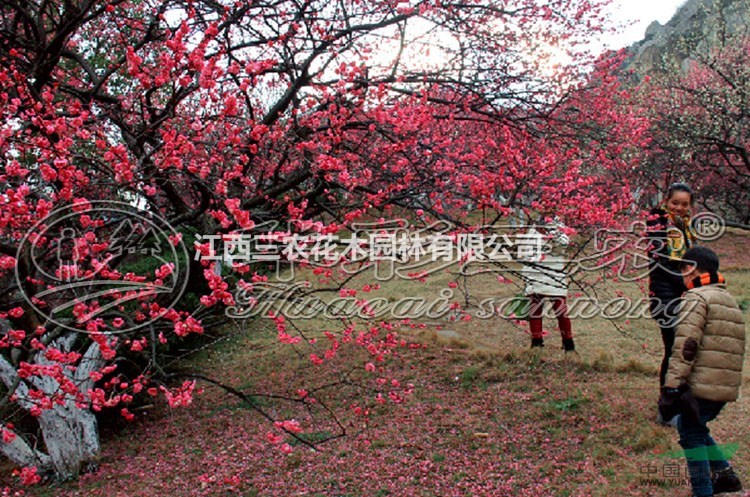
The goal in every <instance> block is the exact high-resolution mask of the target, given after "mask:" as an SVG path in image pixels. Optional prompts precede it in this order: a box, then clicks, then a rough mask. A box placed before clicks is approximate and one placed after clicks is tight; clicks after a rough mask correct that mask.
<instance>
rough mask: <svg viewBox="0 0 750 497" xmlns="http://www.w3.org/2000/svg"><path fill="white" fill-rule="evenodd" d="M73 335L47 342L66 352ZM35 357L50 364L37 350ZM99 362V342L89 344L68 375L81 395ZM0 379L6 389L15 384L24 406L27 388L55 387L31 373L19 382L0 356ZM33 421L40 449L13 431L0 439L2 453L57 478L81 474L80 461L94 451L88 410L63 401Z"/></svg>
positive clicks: (92, 419)
mask: <svg viewBox="0 0 750 497" xmlns="http://www.w3.org/2000/svg"><path fill="white" fill-rule="evenodd" d="M75 338H76V337H75V334H73V333H71V334H69V335H67V336H64V337H62V338H60V339H58V340H55V341H54V342H53V343H52V344H50V346H51V347H54V348H57V349H59V350H60V351H61V352H70V349H71V346H72V345H73V342H74V341H75ZM35 359H36V361H35V362H36V363H37V364H46V365H49V364H51V363H50V362H49V361H48V360H47V359H46V358H45V357H44V355H43V354H37V356H36V357H35ZM103 363H104V361H103V359H102V357H101V352H100V350H99V345H98V344H97V343H95V342H92V343H90V345H89V347H88V349H87V350H86V353H85V354H84V355H83V357H82V358H81V362H80V364H79V366H78V368H77V369H76V370H75V372H71V373H70V374H71V376H70V379H71V380H73V381H74V382H75V383H76V384H77V385H78V388H79V391H80V392H82V393H84V394H85V393H86V392H87V391H88V390H89V389H90V388H92V387H93V383H94V382H93V380H91V378H90V377H89V373H90V372H92V371H96V370H97V369H99V368H100V367H101V366H102V365H103ZM0 379H2V381H3V382H4V383H5V385H6V386H7V387H8V388H9V389H13V388H15V394H16V397H17V403H18V405H19V406H20V407H22V408H23V409H26V410H30V409H31V408H32V407H33V406H34V401H33V400H32V399H31V397H30V396H29V391H30V387H34V388H36V389H38V390H41V391H43V392H45V393H46V394H48V395H52V394H54V393H55V392H57V391H58V390H59V384H58V383H57V382H56V381H55V380H54V379H52V378H50V377H41V378H40V377H31V378H26V379H21V380H20V381H19V379H18V375H17V373H16V369H15V368H14V367H13V366H12V365H11V364H10V363H9V362H8V361H7V360H6V359H5V358H4V357H0ZM38 420H39V427H40V429H41V432H42V438H43V440H44V447H39V444H38V442H37V443H33V444H32V443H30V442H29V440H27V439H26V438H24V437H22V436H21V435H19V434H18V433H16V434H15V435H16V437H15V439H14V440H13V441H12V442H10V443H2V442H0V448H1V449H2V452H3V454H5V456H7V457H8V458H9V459H10V460H11V461H13V462H14V463H16V464H18V465H20V466H35V467H36V468H37V470H38V472H39V473H48V474H49V473H53V474H54V475H55V477H57V478H59V479H70V478H74V477H76V476H77V475H78V474H79V473H80V471H81V466H82V465H83V464H84V463H86V462H88V461H91V460H92V459H94V458H95V457H96V456H97V454H98V453H99V430H98V424H97V421H96V417H95V416H94V414H93V413H92V412H91V411H90V410H89V409H82V408H79V407H77V406H76V403H75V399H73V398H69V399H66V402H65V404H64V405H55V406H54V408H52V409H47V410H44V411H42V414H41V416H39V418H38ZM5 429H6V431H9V430H7V428H5Z"/></svg>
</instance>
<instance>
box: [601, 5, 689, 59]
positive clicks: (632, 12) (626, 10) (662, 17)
mask: <svg viewBox="0 0 750 497" xmlns="http://www.w3.org/2000/svg"><path fill="white" fill-rule="evenodd" d="M686 1H687V0H613V1H612V4H611V5H610V8H611V13H612V18H613V20H615V21H616V22H622V23H631V22H632V23H633V24H631V25H630V26H628V27H627V28H625V29H623V31H622V33H621V34H619V35H607V36H606V38H604V39H602V40H601V42H602V43H603V44H606V45H607V48H611V49H618V48H622V47H626V46H629V45H631V44H633V43H634V42H636V41H639V40H642V39H643V37H644V35H645V33H646V28H647V27H648V25H649V24H651V23H652V22H653V21H659V22H660V23H661V24H665V23H666V22H667V21H669V20H670V19H671V18H672V16H673V15H674V14H675V13H676V12H677V9H678V8H679V7H680V6H681V5H682V4H684V3H685V2H686Z"/></svg>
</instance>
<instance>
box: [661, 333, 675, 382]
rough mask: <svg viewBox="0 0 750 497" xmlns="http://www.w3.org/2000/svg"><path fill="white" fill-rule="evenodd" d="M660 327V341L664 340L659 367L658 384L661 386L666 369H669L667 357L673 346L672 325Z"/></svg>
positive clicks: (673, 334)
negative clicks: (662, 354) (662, 355)
mask: <svg viewBox="0 0 750 497" xmlns="http://www.w3.org/2000/svg"><path fill="white" fill-rule="evenodd" d="M660 329H661V341H662V342H664V357H663V358H662V360H661V368H660V369H659V386H660V387H663V386H664V382H665V380H666V378H667V370H668V369H669V358H670V356H671V355H672V347H674V336H675V332H676V330H675V328H674V326H670V327H666V328H660Z"/></svg>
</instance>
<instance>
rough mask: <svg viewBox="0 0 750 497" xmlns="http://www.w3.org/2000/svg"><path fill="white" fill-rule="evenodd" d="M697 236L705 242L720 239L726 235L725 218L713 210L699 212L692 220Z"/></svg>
mask: <svg viewBox="0 0 750 497" xmlns="http://www.w3.org/2000/svg"><path fill="white" fill-rule="evenodd" d="M690 223H691V224H692V226H693V230H694V231H695V234H696V237H697V238H698V239H699V240H702V241H705V242H711V241H714V240H718V239H719V238H721V237H722V235H724V231H725V230H726V224H725V223H724V219H722V218H721V217H720V216H717V215H716V214H714V213H713V212H699V213H698V214H696V215H695V216H693V218H692V219H691V220H690Z"/></svg>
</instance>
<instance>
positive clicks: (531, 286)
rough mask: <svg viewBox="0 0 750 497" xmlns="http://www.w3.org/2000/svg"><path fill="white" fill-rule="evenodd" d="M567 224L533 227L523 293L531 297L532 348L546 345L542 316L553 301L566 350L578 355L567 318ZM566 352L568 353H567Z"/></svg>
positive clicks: (529, 240)
mask: <svg viewBox="0 0 750 497" xmlns="http://www.w3.org/2000/svg"><path fill="white" fill-rule="evenodd" d="M564 228H565V226H564V225H563V224H562V223H561V222H559V221H555V222H554V223H553V224H551V225H547V226H544V227H537V226H534V227H532V228H531V229H530V230H529V231H528V232H527V233H526V236H525V238H526V243H527V244H529V246H535V247H536V248H537V249H538V250H532V251H531V252H530V254H529V257H527V258H525V260H524V261H522V262H523V269H522V271H521V276H522V278H523V279H524V281H525V282H526V288H525V291H524V293H525V294H526V296H527V297H528V298H529V304H530V308H529V325H530V328H531V347H532V348H533V347H543V346H544V335H543V331H542V317H543V313H544V304H545V301H549V302H551V303H552V309H553V310H554V312H555V316H556V317H557V324H558V326H559V328H560V335H561V336H562V345H563V349H565V352H566V353H571V356H572V355H575V356H577V352H575V342H574V341H573V330H572V327H571V324H570V318H569V317H568V306H567V296H568V276H567V274H566V272H565V266H566V263H567V259H566V258H565V252H566V249H567V246H568V244H569V243H570V238H569V237H568V235H566V234H565V232H564V231H563V229H564ZM566 355H567V354H566Z"/></svg>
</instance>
